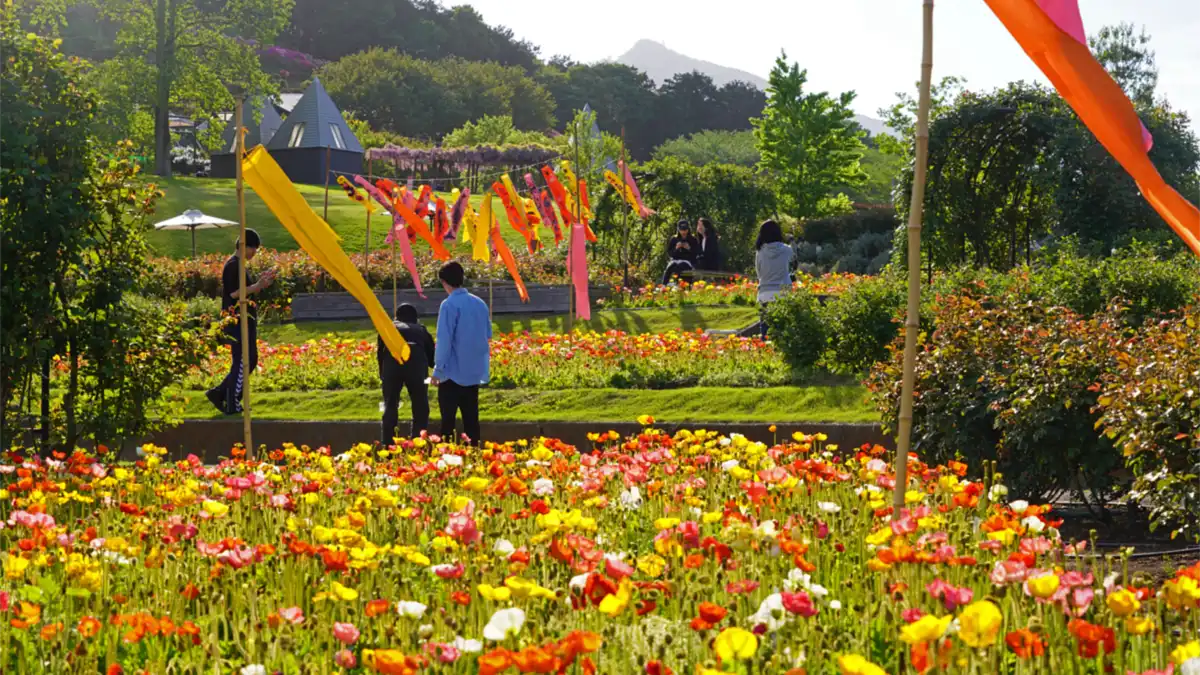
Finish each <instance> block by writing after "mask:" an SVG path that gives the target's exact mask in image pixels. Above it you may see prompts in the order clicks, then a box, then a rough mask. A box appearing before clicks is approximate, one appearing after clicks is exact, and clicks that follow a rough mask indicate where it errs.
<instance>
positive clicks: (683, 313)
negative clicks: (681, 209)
mask: <svg viewBox="0 0 1200 675" xmlns="http://www.w3.org/2000/svg"><path fill="white" fill-rule="evenodd" d="M757 319H758V310H757V309H755V308H753V307H681V308H678V309H642V310H628V309H615V310H611V309H610V310H603V311H594V312H592V320H591V321H577V322H576V323H575V328H576V329H579V330H594V331H601V332H603V331H607V330H613V329H615V330H622V331H625V332H627V333H662V332H666V331H668V330H680V329H682V330H687V331H691V330H696V329H701V330H705V329H709V328H712V329H718V330H733V329H738V328H745V327H746V326H748V325H750V324H752V323H754V322H755V321H756V320H757ZM424 323H425V325H427V326H429V329H430V330H433V329H434V326H435V325H436V323H437V321H436V320H435V318H434V317H427V318H425V319H424ZM492 329H493V330H494V331H495V332H497V333H514V332H521V331H530V332H539V331H540V332H543V333H562V332H565V331H566V329H567V320H566V316H565V315H561V314H555V315H545V314H511V315H505V314H501V315H497V316H496V317H495V319H494V320H493V321H492ZM258 335H259V337H260V338H262V339H263V340H266V341H267V342H274V343H284V342H286V343H297V342H304V341H306V340H312V339H319V338H323V337H329V338H339V339H347V338H349V339H355V340H370V339H374V338H375V335H376V333H375V328H374V327H373V326H372V325H371V322H370V321H367V320H362V321H306V322H301V323H285V324H263V326H262V327H261V328H260V329H259V333H258Z"/></svg>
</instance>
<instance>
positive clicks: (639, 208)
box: [617, 161, 655, 220]
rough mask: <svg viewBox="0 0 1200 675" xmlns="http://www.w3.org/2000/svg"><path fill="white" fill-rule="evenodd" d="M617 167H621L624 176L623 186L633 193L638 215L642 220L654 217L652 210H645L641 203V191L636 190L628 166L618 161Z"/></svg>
mask: <svg viewBox="0 0 1200 675" xmlns="http://www.w3.org/2000/svg"><path fill="white" fill-rule="evenodd" d="M617 166H619V167H621V171H622V173H624V174H625V184H626V185H627V186H629V189H630V190H631V191H632V192H633V199H634V201H635V202H636V203H637V211H638V215H639V216H641V217H642V219H643V220H644V219H646V218H649V217H650V216H652V215H654V214H655V211H654V209H651V208H647V207H646V205H645V204H644V203H642V191H641V190H639V189H638V186H637V181H635V180H634V179H633V174H632V173H630V172H629V165H628V164H626V163H625V162H623V161H618V162H617Z"/></svg>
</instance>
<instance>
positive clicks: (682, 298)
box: [599, 273, 866, 308]
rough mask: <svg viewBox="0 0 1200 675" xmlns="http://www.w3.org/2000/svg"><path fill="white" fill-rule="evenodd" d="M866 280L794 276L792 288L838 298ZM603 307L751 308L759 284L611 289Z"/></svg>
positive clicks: (699, 283)
mask: <svg viewBox="0 0 1200 675" xmlns="http://www.w3.org/2000/svg"><path fill="white" fill-rule="evenodd" d="M864 278H866V277H860V276H858V275H855V274H838V273H830V274H825V275H822V276H820V277H811V276H808V275H807V274H803V273H797V274H796V280H795V281H794V282H793V283H792V287H793V288H807V289H808V290H809V292H811V293H813V294H814V295H837V294H838V293H841V292H842V291H843V290H845V289H846V288H847V287H848V286H850V285H852V284H854V283H857V282H858V281H860V280H862V279H864ZM599 304H600V305H602V306H604V307H613V308H621V307H686V306H689V305H740V306H743V307H751V306H754V305H757V304H758V282H757V281H754V280H753V279H742V280H741V281H736V282H731V283H711V282H708V281H703V280H700V281H695V282H687V281H680V282H678V283H673V284H666V285H657V286H656V285H652V284H648V285H646V286H642V287H641V288H621V287H620V286H614V288H613V295H612V297H611V298H606V299H604V300H601V301H600V303H599Z"/></svg>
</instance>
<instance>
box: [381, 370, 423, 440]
mask: <svg viewBox="0 0 1200 675" xmlns="http://www.w3.org/2000/svg"><path fill="white" fill-rule="evenodd" d="M404 389H408V403H409V405H410V406H411V407H412V426H411V427H410V430H409V438H416V437H418V436H420V435H421V432H422V431H427V430H428V429H429V385H427V384H425V376H424V374H422V373H417V374H414V375H411V376H409V377H407V378H404V377H398V376H395V377H394V376H391V375H385V376H384V378H383V430H382V434H381V436H380V441H381V442H382V443H383V444H384V445H391V444H392V443H394V442H395V441H394V440H393V439H395V437H396V425H397V424H398V423H399V422H400V419H399V418H400V392H401V391H403V390H404Z"/></svg>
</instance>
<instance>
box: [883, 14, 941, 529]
mask: <svg viewBox="0 0 1200 675" xmlns="http://www.w3.org/2000/svg"><path fill="white" fill-rule="evenodd" d="M924 6H925V12H924V14H925V20H924V25H923V28H922V35H923V40H924V46H923V47H922V49H921V94H920V99H919V103H918V107H917V138H916V146H917V147H916V163H915V164H914V166H913V188H912V201H910V202H909V207H908V317H907V318H906V319H905V320H904V374H903V376H902V379H901V389H900V424H899V427H900V428H899V436H898V437H897V438H896V460H895V467H896V488H895V494H893V495H892V519H893V520H895V519H897V518H899V517H900V511H901V510H902V509H903V508H904V492H905V491H906V490H907V489H908V449H909V447H910V445H911V442H912V421H913V380H914V379H915V374H914V362H915V361H916V360H917V331H918V330H919V329H920V326H921V319H920V316H921V216H922V213H921V212H922V209H923V208H924V206H925V169H926V164H927V160H928V155H929V79H930V77H931V75H932V73H933V0H924Z"/></svg>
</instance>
